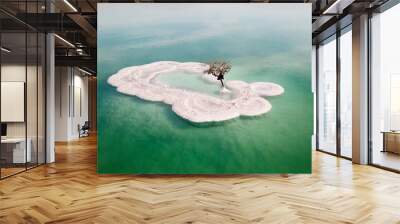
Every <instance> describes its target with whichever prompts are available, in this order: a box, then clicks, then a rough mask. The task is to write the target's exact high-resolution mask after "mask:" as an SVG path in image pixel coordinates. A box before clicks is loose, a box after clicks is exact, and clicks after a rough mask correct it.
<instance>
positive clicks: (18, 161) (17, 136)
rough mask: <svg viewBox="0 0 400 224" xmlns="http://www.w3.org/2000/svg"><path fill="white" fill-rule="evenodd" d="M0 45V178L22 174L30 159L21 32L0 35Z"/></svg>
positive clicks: (23, 43) (23, 49)
mask: <svg viewBox="0 0 400 224" xmlns="http://www.w3.org/2000/svg"><path fill="white" fill-rule="evenodd" d="M1 46H2V49H3V50H2V52H1V87H0V89H1V106H0V109H1V129H2V134H1V146H0V147H1V148H0V149H1V176H2V177H7V176H10V175H13V174H15V173H18V172H21V171H24V170H25V169H26V162H30V156H31V154H30V153H31V152H30V151H29V150H27V141H26V133H27V131H26V128H27V126H26V105H25V103H26V101H25V99H26V87H27V86H26V74H27V67H26V58H27V52H26V34H25V32H15V33H2V34H1ZM4 49H6V50H4ZM28 149H29V145H28Z"/></svg>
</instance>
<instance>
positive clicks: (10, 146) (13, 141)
mask: <svg viewBox="0 0 400 224" xmlns="http://www.w3.org/2000/svg"><path fill="white" fill-rule="evenodd" d="M27 143H28V144H26V145H27V146H28V147H26V151H25V138H5V139H1V147H2V148H1V154H2V155H1V156H2V157H3V158H4V159H5V160H6V161H7V162H9V163H25V162H30V161H31V159H32V154H31V145H32V141H31V139H30V138H28V139H27ZM25 153H26V154H25ZM11 158H12V159H11ZM25 159H26V161H25Z"/></svg>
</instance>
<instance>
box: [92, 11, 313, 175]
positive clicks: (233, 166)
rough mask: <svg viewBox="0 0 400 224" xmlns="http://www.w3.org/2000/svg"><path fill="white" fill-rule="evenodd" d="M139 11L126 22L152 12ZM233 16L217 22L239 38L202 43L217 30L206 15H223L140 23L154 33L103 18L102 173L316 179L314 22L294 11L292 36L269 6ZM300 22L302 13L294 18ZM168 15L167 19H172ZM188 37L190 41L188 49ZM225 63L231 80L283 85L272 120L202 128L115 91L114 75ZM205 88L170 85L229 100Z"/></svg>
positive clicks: (186, 78) (285, 19)
mask: <svg viewBox="0 0 400 224" xmlns="http://www.w3.org/2000/svg"><path fill="white" fill-rule="evenodd" d="M134 5H138V4H134ZM257 5H258V4H257ZM278 5H279V4H278ZM130 7H131V8H130V9H129V10H128V9H126V10H125V11H124V10H119V11H118V12H119V14H120V15H119V16H120V17H121V16H122V17H121V18H123V15H124V13H126V17H127V18H129V16H130V15H136V14H140V13H141V12H142V11H145V9H143V8H140V7H145V6H139V8H135V7H134V6H130ZM219 7H222V6H219ZM224 7H233V8H231V9H232V10H233V11H234V12H235V13H234V14H232V13H229V11H230V10H223V11H224V13H220V12H221V11H220V10H219V9H216V13H215V14H211V15H214V16H213V20H214V23H215V21H219V20H218V19H221V21H225V19H227V18H229V19H227V20H226V21H228V22H226V21H225V23H229V21H234V22H235V26H232V29H239V30H227V31H226V32H222V33H217V34H209V35H202V36H200V37H199V35H198V34H197V33H202V32H203V31H204V30H207V31H208V30H209V29H207V28H206V29H204V26H208V23H205V24H203V20H204V17H202V16H201V15H202V14H204V13H206V12H207V13H212V11H213V10H214V9H210V8H205V9H204V10H206V12H204V11H202V10H203V9H202V8H201V7H196V10H193V11H191V9H190V7H189V8H186V9H185V10H186V11H185V13H190V15H191V16H190V17H187V18H185V19H184V20H182V19H176V20H174V19H171V17H173V16H169V17H168V16H167V17H166V18H159V20H154V19H153V20H151V19H150V18H149V20H148V21H147V20H146V19H145V18H146V17H144V18H142V17H140V16H139V17H137V18H141V19H143V20H145V21H143V24H147V26H144V25H141V24H142V23H137V22H135V21H132V22H129V21H128V20H127V21H123V22H121V24H124V25H123V26H121V27H119V26H116V25H109V24H108V23H107V22H106V21H105V20H107V19H108V20H110V19H112V18H114V17H115V15H113V13H112V11H111V9H110V11H107V10H102V9H100V11H99V13H100V14H99V24H98V26H99V40H98V51H99V54H98V55H99V56H98V57H99V58H98V129H99V132H98V135H99V142H98V144H99V153H98V171H99V172H100V173H166V174H169V173H179V174H187V173H304V172H310V171H311V134H312V127H313V125H312V113H313V107H312V105H313V97H312V94H311V69H310V67H311V65H310V63H311V62H310V59H311V58H310V57H311V56H310V55H311V53H310V52H311V46H310V44H309V43H311V37H310V36H309V35H308V34H309V33H311V30H310V25H309V20H311V18H310V17H309V16H308V14H307V16H305V15H306V14H304V15H303V13H299V12H297V11H290V10H291V9H290V7H289V8H287V9H285V10H284V11H281V14H279V16H278V17H279V21H280V22H279V24H291V26H293V27H296V28H290V29H289V28H287V27H277V26H276V25H275V24H274V23H273V22H274V21H273V20H274V19H273V18H275V17H277V15H274V11H276V10H277V9H270V8H269V7H266V8H263V6H262V7H260V6H259V5H258V6H257V7H254V6H250V8H247V10H242V8H240V7H245V6H244V5H239V6H236V5H234V6H226V5H225V6H224ZM237 7H239V8H237ZM274 7H275V6H274ZM260 8H261V9H262V10H261V9H260ZM224 9H225V8H224ZM114 10H115V9H114ZM160 10H161V9H160ZM169 10H173V8H172V9H171V8H169ZM217 12H218V13H217ZM170 13H174V12H172V11H170V12H165V14H166V15H169V14H170ZM285 13H290V15H286V14H285ZM293 13H294V14H296V13H297V14H296V15H295V16H294V15H293ZM175 14H179V13H178V12H176V13H175ZM217 15H218V16H217ZM159 16H161V17H162V13H161V14H160V15H159ZM273 16H275V17H273ZM235 18H240V19H235ZM115 19H118V18H115ZM150 20H151V21H150ZM255 21H257V22H255ZM217 23H218V22H217ZM221 23H222V22H221ZM149 24H150V25H149ZM126 27H129V29H127V28H126ZM225 27H226V26H224V28H225ZM210 29H211V28H210ZM155 30H156V31H157V32H155ZM243 30H245V31H246V32H243ZM218 32H220V30H219V29H218ZM166 37H168V38H166ZM185 37H187V39H185V40H183V39H182V38H185ZM189 37H190V38H189ZM168 40H169V41H168ZM171 40H179V41H176V42H174V41H171ZM299 46H300V47H299ZM301 46H310V47H305V48H302V47H301ZM216 59H224V60H227V61H229V62H230V63H231V64H232V70H231V71H230V72H229V73H228V74H227V77H226V79H227V80H243V81H246V82H257V81H263V82H274V83H277V84H279V85H281V86H282V87H283V88H285V93H284V94H283V95H281V96H276V97H268V98H267V100H268V101H270V103H271V104H272V109H271V111H270V112H268V113H267V114H264V115H262V116H258V117H250V118H249V117H240V118H237V119H234V120H230V121H227V122H222V123H216V124H207V125H195V124H192V123H190V122H188V121H186V120H184V119H182V118H180V117H179V116H177V115H176V114H175V113H173V112H172V110H171V106H169V105H165V104H163V103H159V102H148V101H143V100H141V99H138V98H137V97H134V96H127V95H123V94H121V93H118V92H117V91H116V90H115V88H113V87H112V86H110V85H108V84H107V83H106V80H107V78H108V77H109V76H111V75H112V74H114V73H116V72H117V71H118V70H119V69H121V68H124V67H127V66H133V65H142V64H147V63H150V62H154V61H165V60H172V61H180V62H188V61H192V62H202V63H207V62H210V61H212V60H216ZM200 79H201V78H200V77H198V76H191V75H187V74H181V73H176V74H169V75H162V76H161V77H160V80H161V81H162V82H165V83H166V84H169V85H173V86H176V87H179V88H189V89H192V90H195V91H201V92H205V93H207V94H210V95H214V96H218V95H219V88H220V87H219V86H218V85H214V84H208V83H206V82H204V81H203V80H200Z"/></svg>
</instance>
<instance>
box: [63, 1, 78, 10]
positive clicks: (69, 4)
mask: <svg viewBox="0 0 400 224" xmlns="http://www.w3.org/2000/svg"><path fill="white" fill-rule="evenodd" d="M64 2H65V4H67V5H68V6H69V7H70V8H71V9H72V10H73V11H74V12H78V10H77V9H76V8H75V7H74V6H73V5H72V4H71V3H70V2H69V1H68V0H64Z"/></svg>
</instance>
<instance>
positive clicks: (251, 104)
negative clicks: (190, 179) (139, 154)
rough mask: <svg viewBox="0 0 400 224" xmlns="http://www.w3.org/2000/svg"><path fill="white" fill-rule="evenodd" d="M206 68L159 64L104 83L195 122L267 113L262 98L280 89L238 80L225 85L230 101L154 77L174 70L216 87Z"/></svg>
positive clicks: (133, 69)
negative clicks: (160, 103) (163, 105)
mask: <svg viewBox="0 0 400 224" xmlns="http://www.w3.org/2000/svg"><path fill="white" fill-rule="evenodd" d="M208 67H209V65H207V64H204V63H197V62H184V63H181V62H176V61H159V62H154V63H150V64H145V65H140V66H132V67H127V68H124V69H121V70H119V71H118V72H117V73H116V74H114V75H112V76H110V77H109V79H108V83H109V84H110V85H112V86H114V87H116V88H117V91H118V92H120V93H123V94H127V95H132V96H136V97H139V98H140V99H143V100H147V101H157V102H164V103H166V104H169V105H171V106H172V110H173V111H174V112H175V113H176V114H177V115H178V116H180V117H182V118H184V119H187V120H189V121H191V122H195V123H203V122H218V121H226V120H230V119H233V118H236V117H239V116H257V115H261V114H265V113H267V112H268V111H270V110H271V107H272V106H271V104H270V103H269V102H268V101H267V100H266V99H265V98H263V97H268V96H277V95H281V94H282V93H283V92H284V89H283V88H282V87H281V86H280V85H277V84H274V83H270V82H254V83H247V82H244V81H240V80H229V81H227V82H226V84H225V87H226V89H224V92H229V94H232V97H231V98H230V99H223V98H219V97H217V96H211V95H208V94H206V93H200V92H195V91H192V90H186V89H180V88H175V87H172V86H169V85H167V84H164V83H161V82H160V81H159V80H157V77H158V76H159V75H161V74H165V75H167V74H171V73H173V72H175V71H177V72H178V71H179V72H182V71H184V72H188V75H193V74H195V75H199V76H201V77H202V78H203V80H204V81H205V82H210V83H212V84H215V85H219V82H218V80H216V78H215V77H213V76H211V75H207V74H204V71H205V70H207V69H208Z"/></svg>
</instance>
